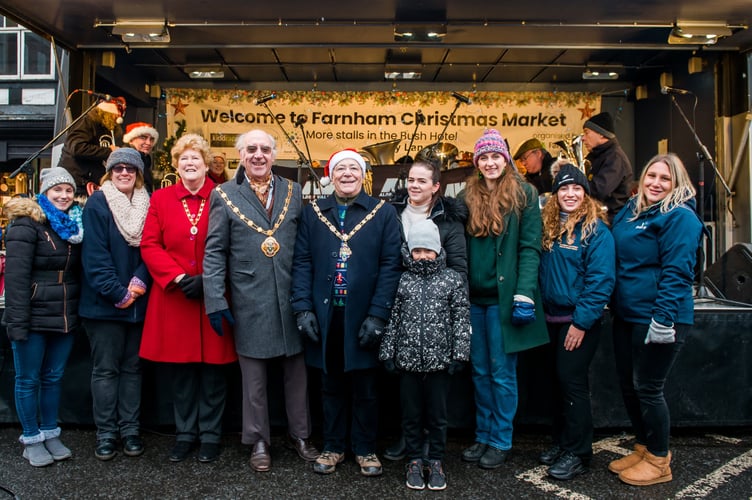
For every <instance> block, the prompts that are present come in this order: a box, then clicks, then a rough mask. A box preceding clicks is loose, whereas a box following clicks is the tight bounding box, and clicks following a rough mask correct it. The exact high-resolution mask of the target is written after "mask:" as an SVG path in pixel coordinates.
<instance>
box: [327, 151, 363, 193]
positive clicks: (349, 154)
mask: <svg viewBox="0 0 752 500" xmlns="http://www.w3.org/2000/svg"><path fill="white" fill-rule="evenodd" d="M347 159H350V160H355V161H356V162H357V163H358V165H360V168H361V170H363V175H364V176H365V175H366V162H365V160H364V159H363V157H362V156H360V153H358V152H357V151H355V150H354V149H352V148H347V149H343V150H342V151H337V152H336V153H334V154H333V155H332V156H331V157H329V161H328V162H326V166H325V167H324V176H323V177H322V178H321V179H319V182H321V185H322V186H328V185H329V184H330V183H331V182H332V179H331V178H330V177H329V174H330V172H331V171H332V169H333V168H334V167H335V166H336V165H337V163H339V162H341V161H342V160H347Z"/></svg>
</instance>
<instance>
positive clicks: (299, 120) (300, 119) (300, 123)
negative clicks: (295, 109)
mask: <svg viewBox="0 0 752 500" xmlns="http://www.w3.org/2000/svg"><path fill="white" fill-rule="evenodd" d="M307 121H308V117H307V116H306V115H298V117H297V118H296V119H295V126H296V127H302V126H303V124H304V123H306V122H307Z"/></svg>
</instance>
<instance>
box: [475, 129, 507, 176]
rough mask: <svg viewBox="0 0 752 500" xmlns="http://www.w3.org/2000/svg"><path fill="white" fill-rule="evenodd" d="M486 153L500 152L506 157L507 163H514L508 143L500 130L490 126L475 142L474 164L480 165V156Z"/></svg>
mask: <svg viewBox="0 0 752 500" xmlns="http://www.w3.org/2000/svg"><path fill="white" fill-rule="evenodd" d="M486 153H500V154H501V155H502V156H503V157H504V158H506V160H507V163H510V164H511V163H512V157H511V155H510V154H509V148H508V147H507V143H506V141H505V140H504V138H503V137H501V134H500V133H499V131H498V130H496V129H492V128H489V129H487V130H486V131H485V133H484V134H483V135H482V136H481V138H480V139H478V142H476V143H475V153H474V154H473V165H475V166H476V167H477V166H478V157H479V156H481V155H484V154H486Z"/></svg>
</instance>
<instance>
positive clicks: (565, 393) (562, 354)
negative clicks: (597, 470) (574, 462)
mask: <svg viewBox="0 0 752 500" xmlns="http://www.w3.org/2000/svg"><path fill="white" fill-rule="evenodd" d="M570 325H571V323H547V326H548V336H549V339H550V340H551V343H550V344H549V345H548V348H549V354H550V358H551V362H550V363H549V364H548V365H549V367H551V369H552V371H553V372H554V377H553V378H555V380H556V390H555V391H553V393H554V418H553V439H554V443H556V444H558V445H559V446H560V447H561V448H562V449H564V450H567V451H570V452H572V453H574V454H575V455H577V456H578V457H580V458H581V459H582V460H583V461H585V462H588V461H589V460H590V459H591V458H592V456H593V413H592V408H591V405H590V381H589V377H588V375H589V372H590V363H591V362H592V361H593V357H594V356H595V351H596V350H597V349H598V342H599V341H600V336H601V322H600V321H599V322H598V323H596V324H595V325H593V327H592V328H591V329H590V330H588V331H586V332H585V336H584V337H583V338H582V343H581V344H580V346H579V347H578V348H577V349H575V350H573V351H567V350H566V349H564V340H565V339H566V338H567V332H568V331H569V326H570Z"/></svg>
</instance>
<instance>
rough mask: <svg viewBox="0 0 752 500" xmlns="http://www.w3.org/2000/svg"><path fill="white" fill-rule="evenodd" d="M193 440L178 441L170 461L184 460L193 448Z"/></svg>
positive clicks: (171, 453) (171, 452)
mask: <svg viewBox="0 0 752 500" xmlns="http://www.w3.org/2000/svg"><path fill="white" fill-rule="evenodd" d="M193 446H194V445H193V442H192V441H176V442H175V446H173V447H172V450H171V451H170V462H182V461H183V460H185V459H186V458H188V455H189V454H190V453H191V451H192V450H193Z"/></svg>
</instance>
